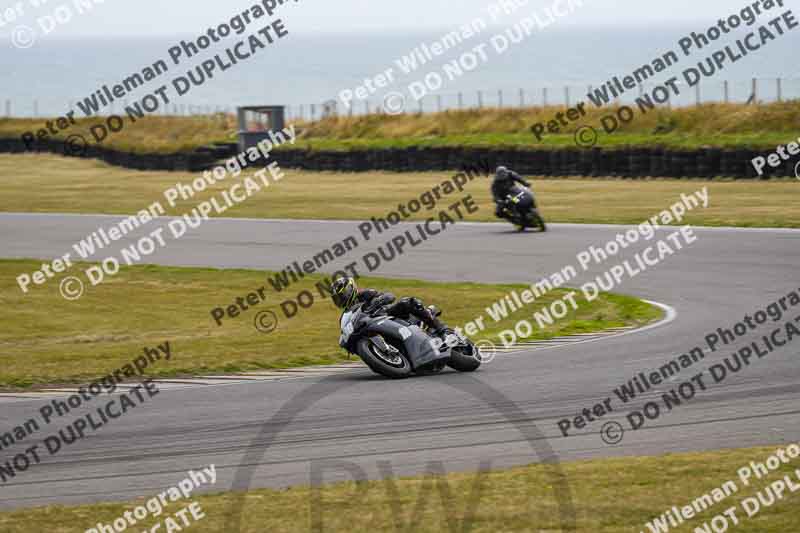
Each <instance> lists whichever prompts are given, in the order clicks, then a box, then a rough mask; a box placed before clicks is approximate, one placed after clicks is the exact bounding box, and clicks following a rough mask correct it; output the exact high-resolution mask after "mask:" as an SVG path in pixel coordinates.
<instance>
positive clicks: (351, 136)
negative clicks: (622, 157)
mask: <svg viewBox="0 0 800 533" xmlns="http://www.w3.org/2000/svg"><path fill="white" fill-rule="evenodd" d="M585 108H586V116H585V117H582V118H581V119H580V120H578V121H575V122H572V123H571V124H569V125H567V126H565V127H561V128H560V131H559V133H557V134H553V135H547V136H545V137H544V138H543V139H542V140H541V141H539V140H537V139H536V138H534V136H533V134H532V133H531V126H532V125H533V124H535V123H545V124H546V123H547V122H549V121H551V120H556V115H557V113H560V112H563V111H564V110H565V108H564V107H563V106H546V107H541V106H539V107H526V108H513V109H498V108H484V109H468V110H461V111H446V112H441V113H428V114H424V115H418V114H415V113H409V114H402V115H397V116H390V115H377V114H373V115H366V116H357V117H346V116H340V117H331V118H327V119H323V120H319V121H316V122H312V123H307V122H301V123H297V124H296V126H297V128H298V133H299V134H300V141H299V146H297V147H303V148H315V149H327V150H350V149H365V148H400V147H406V146H480V147H489V148H519V149H535V148H574V147H575V142H574V133H575V130H576V129H577V128H579V127H581V126H583V125H589V126H593V127H595V128H596V129H597V130H598V131H599V132H600V136H599V139H598V144H597V145H598V146H600V147H604V148H612V149H613V148H615V147H619V146H642V147H644V146H651V147H654V146H662V147H666V148H681V149H697V148H702V147H708V146H713V147H719V148H735V147H750V148H757V149H762V148H768V149H770V150H774V149H775V146H777V145H779V144H786V143H787V142H789V141H791V140H794V139H796V138H797V132H796V131H795V129H794V126H795V125H796V124H798V122H800V101H797V100H795V101H789V102H778V103H771V104H760V105H745V104H704V105H702V106H691V107H683V108H676V109H667V108H661V109H657V110H653V111H649V112H648V113H646V114H642V113H640V112H639V111H638V109H637V113H636V118H635V119H634V120H633V121H631V122H630V123H628V124H623V125H622V126H621V127H620V128H619V130H617V131H616V132H615V133H613V134H610V135H609V134H604V133H603V132H602V127H601V119H602V117H604V116H606V115H609V114H612V113H615V112H616V110H617V108H614V107H610V108H602V109H598V108H596V107H594V106H593V105H591V104H590V103H589V104H587V105H586V107H585ZM46 120H47V119H44V118H39V119H15V118H5V119H0V137H3V138H19V137H20V136H21V135H22V134H23V133H25V132H26V131H31V130H36V129H38V128H43V127H45V122H46ZM76 122H77V124H75V125H72V126H71V127H70V128H68V129H66V130H63V131H62V132H60V133H59V134H58V135H56V136H55V139H57V140H64V139H65V138H66V137H67V136H69V135H73V134H81V135H83V136H84V137H85V138H86V139H92V137H91V133H90V131H89V129H90V127H91V126H93V125H95V124H97V123H98V122H101V120H100V119H98V118H84V119H78V120H77V121H76ZM236 134H237V126H236V123H235V117H234V116H233V115H224V114H215V115H209V116H196V117H177V116H170V117H161V116H148V117H144V118H141V119H138V120H137V121H136V123H134V124H127V125H126V127H125V128H124V129H123V130H122V131H121V132H119V133H115V134H112V135H111V136H109V138H108V139H107V140H105V141H104V142H103V144H104V146H106V147H108V148H113V149H117V150H123V151H130V152H137V153H173V152H181V151H191V150H193V149H195V148H197V147H200V146H205V145H208V144H210V143H213V142H224V141H227V142H231V141H235V140H236ZM297 147H294V148H297ZM280 149H292V147H288V146H284V147H281V148H280Z"/></svg>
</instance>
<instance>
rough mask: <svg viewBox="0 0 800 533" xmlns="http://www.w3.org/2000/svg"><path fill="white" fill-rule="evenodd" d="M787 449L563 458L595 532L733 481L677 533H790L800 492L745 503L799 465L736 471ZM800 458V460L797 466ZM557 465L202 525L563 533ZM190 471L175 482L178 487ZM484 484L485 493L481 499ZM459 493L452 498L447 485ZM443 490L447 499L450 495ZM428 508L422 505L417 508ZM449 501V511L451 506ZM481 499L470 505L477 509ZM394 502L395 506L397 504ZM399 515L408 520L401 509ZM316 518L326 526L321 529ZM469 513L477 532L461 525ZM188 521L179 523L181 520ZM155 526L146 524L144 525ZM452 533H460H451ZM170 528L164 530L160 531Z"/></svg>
mask: <svg viewBox="0 0 800 533" xmlns="http://www.w3.org/2000/svg"><path fill="white" fill-rule="evenodd" d="M777 448H778V446H774V447H760V448H748V449H736V450H723V451H711V452H701V453H684V454H669V455H664V456H660V457H626V458H619V459H597V460H590V461H576V462H568V463H564V464H562V465H561V466H560V469H561V471H562V472H563V473H564V475H565V476H566V480H567V483H568V486H569V492H570V493H571V497H572V502H573V504H574V508H575V510H576V513H575V518H576V526H577V527H576V528H575V529H574V530H571V531H578V532H585V533H638V532H640V531H649V529H648V528H647V527H646V526H645V524H646V523H647V522H649V521H650V520H652V519H653V518H655V517H658V516H660V515H661V514H662V513H664V512H665V511H666V510H667V509H669V508H671V507H672V506H684V505H688V504H690V503H691V502H692V501H693V500H694V499H695V498H698V497H700V496H701V495H702V494H705V493H707V492H709V491H710V490H712V489H714V488H717V487H719V486H720V485H722V484H723V483H724V482H726V481H729V480H732V481H734V482H735V483H737V486H738V488H739V492H737V493H735V494H732V495H731V496H729V497H728V498H727V499H725V500H723V501H721V502H719V503H717V504H715V505H714V506H713V507H711V508H710V509H708V510H706V511H704V512H702V513H701V514H700V515H699V516H698V517H697V518H695V519H693V520H691V521H689V522H686V523H685V524H683V525H681V526H680V527H677V528H671V529H670V532H675V533H691V532H693V531H694V528H695V527H700V526H702V525H703V523H704V522H705V521H710V520H711V519H712V518H714V516H715V515H717V514H720V513H722V512H723V511H725V510H726V509H727V508H729V507H731V506H738V509H737V510H738V512H737V516H739V517H740V520H741V523H740V525H739V527H738V528H736V527H733V528H732V529H730V531H734V530H736V531H747V532H748V533H789V532H794V531H797V524H798V523H799V522H800V505H798V499H799V498H800V494H798V493H794V494H792V493H790V492H788V491H786V492H785V493H784V498H783V499H782V500H778V501H776V502H775V504H774V505H772V506H770V507H764V506H762V509H761V511H760V512H759V513H758V515H756V516H755V517H753V518H747V516H746V514H745V513H744V511H743V510H742V508H741V506H740V502H741V501H742V500H743V499H744V498H746V497H752V496H755V495H756V493H757V491H759V490H761V489H762V488H763V487H765V486H766V485H767V484H768V483H771V482H772V481H775V480H778V479H781V478H782V476H784V475H793V470H794V468H797V466H798V465H797V464H789V465H782V467H781V468H780V469H779V470H776V471H775V472H772V473H771V474H770V475H769V476H768V477H767V478H765V479H763V480H760V481H756V480H753V482H752V483H751V485H750V486H748V487H745V486H744V485H743V484H742V483H741V482H740V481H739V479H738V476H737V470H738V469H739V468H741V467H742V466H744V465H747V464H749V462H750V461H760V462H763V461H764V460H765V459H766V458H767V457H768V456H769V455H771V454H774V453H775V451H776V449H777ZM795 463H796V461H795ZM555 469H556V467H554V466H550V465H530V466H526V467H520V468H513V469H508V470H500V471H493V472H490V473H487V474H486V475H485V476H483V477H481V478H476V474H474V473H453V474H447V475H446V477H445V478H444V479H442V478H436V479H433V478H431V477H407V478H401V479H399V480H394V482H393V486H394V487H395V489H396V494H397V496H396V497H393V496H390V494H395V492H390V490H391V487H392V485H390V484H389V483H387V482H386V481H370V482H362V483H359V484H356V483H354V482H344V483H336V484H330V485H325V486H323V487H322V488H321V489H320V490H319V491H318V492H317V493H316V494H313V493H312V491H311V490H310V489H309V488H308V487H305V486H302V487H293V488H291V489H287V490H269V489H261V490H251V491H249V492H247V493H217V494H213V495H203V496H199V497H197V498H193V499H194V500H195V501H197V502H199V503H200V505H201V506H202V510H203V512H204V513H205V515H206V517H205V518H203V519H201V520H200V521H198V522H194V521H192V525H191V529H192V531H197V532H218V531H233V529H232V528H233V527H234V526H233V524H235V523H236V517H235V516H234V515H233V513H232V509H233V508H234V504H235V503H236V502H238V501H239V499H240V498H242V497H244V506H243V511H244V512H243V528H242V529H241V533H256V532H258V533H261V532H264V531H280V532H281V533H293V532H297V533H299V532H306V531H319V530H320V529H319V526H320V525H321V527H322V530H323V531H327V532H330V533H337V532H348V533H349V532H351V531H375V532H387V533H388V532H392V533H394V532H396V531H398V530H397V529H395V526H396V522H395V520H397V521H399V522H400V523H402V524H405V526H406V527H408V526H409V524H411V523H412V520H413V519H414V518H417V519H418V522H416V524H413V525H412V526H411V529H406V531H414V532H419V533H433V532H440V531H465V530H469V531H471V532H473V533H496V532H500V531H503V532H516V531H520V532H523V531H524V532H548V533H550V532H552V533H555V532H561V531H564V530H562V529H561V523H560V521H559V519H558V514H557V509H558V508H557V501H556V499H555V493H554V491H553V485H552V480H553V477H552V474H553V472H554V471H555ZM181 477H183V476H182V475H178V474H176V475H175V482H177V481H178V480H179V479H180V478H181ZM476 480H477V481H479V483H480V484H479V485H478V486H479V487H480V492H478V493H477V496H478V497H477V498H474V499H473V497H472V494H473V492H472V491H473V489H474V487H475V486H476ZM442 482H445V483H446V486H445V488H449V494H450V495H449V496H445V497H443V496H442V492H441V488H440V487H442V486H443V483H442ZM428 491H430V492H428ZM444 494H447V493H446V492H445V493H444ZM145 501H146V499H139V500H135V501H131V502H127V503H102V504H94V505H82V506H72V507H67V506H50V507H43V508H36V509H27V510H19V511H13V512H5V513H0V531H7V532H9V533H39V532H40V531H48V532H51V533H72V532H82V531H84V530H85V529H87V528H89V527H94V526H95V524H97V523H98V522H102V523H110V522H111V521H113V520H114V519H116V518H117V517H120V516H122V514H123V513H124V512H125V511H126V510H132V509H133V508H134V506H136V505H142V504H143V503H144V502H145ZM191 501H192V500H188V501H187V500H182V501H180V502H176V503H173V504H171V505H170V506H169V507H168V508H167V510H166V511H165V513H164V514H163V515H162V516H161V517H160V518H161V519H162V520H163V519H164V518H165V517H167V516H171V515H172V514H174V513H175V512H177V511H179V510H180V509H181V508H183V507H184V506H186V505H187V504H188V503H190V502H191ZM420 501H422V502H424V505H423V506H420V507H418V505H417V504H418V502H420ZM443 501H446V502H447V505H443V503H442V502H443ZM470 504H472V505H470ZM393 506H394V507H393ZM395 510H397V512H398V515H395V514H394V512H395ZM312 511H313V512H314V513H315V516H316V517H317V519H316V522H315V523H316V526H317V527H316V529H315V528H314V527H312ZM468 511H471V513H472V520H471V522H469V525H471V529H461V528H460V527H459V525H460V524H461V521H462V520H463V519H464V517H465V516H468V515H467V512H468ZM153 523H154V520H153V519H147V520H146V521H144V522H142V523H141V525H139V524H137V526H136V530H137V531H145V530H149V528H150V527H152V525H153ZM179 523H180V522H179ZM146 528H147V529H146ZM451 528H452V529H451ZM161 529H162V530H163V526H162V528H161Z"/></svg>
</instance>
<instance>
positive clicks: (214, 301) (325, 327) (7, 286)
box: [0, 260, 661, 388]
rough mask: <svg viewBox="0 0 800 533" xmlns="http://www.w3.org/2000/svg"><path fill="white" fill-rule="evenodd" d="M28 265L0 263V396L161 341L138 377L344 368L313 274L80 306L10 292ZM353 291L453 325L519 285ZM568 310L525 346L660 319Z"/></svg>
mask: <svg viewBox="0 0 800 533" xmlns="http://www.w3.org/2000/svg"><path fill="white" fill-rule="evenodd" d="M80 266H83V267H84V268H85V267H86V266H87V265H86V264H84V265H76V266H75V267H73V274H75V273H76V272H77V269H78V268H80ZM39 267H40V262H38V261H30V260H6V261H0V279H2V280H3V281H2V285H0V323H2V324H3V329H2V331H0V349H2V354H3V365H2V367H1V368H0V387H20V388H25V387H31V386H34V385H43V384H53V383H64V382H72V383H77V382H85V381H90V380H94V379H97V378H100V377H102V376H105V375H107V373H108V372H110V371H113V370H115V369H117V368H120V367H122V366H124V365H125V364H128V363H130V362H131V361H132V360H133V359H134V358H135V357H137V356H139V355H141V354H142V350H143V349H144V347H153V348H155V346H156V345H158V344H163V343H164V342H167V341H168V342H169V343H170V346H171V351H172V354H173V355H172V358H171V359H170V360H169V361H164V360H161V361H159V362H157V363H155V364H154V365H153V366H151V367H150V369H148V375H151V376H160V377H165V376H179V375H196V374H202V373H218V372H241V371H247V370H259V369H269V368H288V367H296V366H305V365H317V364H330V363H334V362H339V361H342V360H344V359H346V353H345V352H344V350H342V349H340V348H339V346H338V342H337V341H338V338H339V327H338V326H339V324H338V318H339V312H338V310H337V309H336V308H335V307H334V306H333V305H332V304H331V302H330V299H327V298H326V299H323V297H322V296H321V295H320V293H319V292H318V290H317V289H316V287H315V284H316V283H317V282H319V281H322V280H323V279H324V278H323V277H322V276H309V277H307V278H305V279H304V280H302V281H301V282H299V283H297V284H294V285H293V286H292V287H290V288H289V289H286V290H285V291H284V293H280V294H279V293H276V292H274V291H273V289H272V287H271V285H269V284H268V282H267V276H268V275H269V274H270V273H269V272H265V271H255V270H216V269H204V268H172V267H158V266H135V267H129V268H124V269H122V270H121V271H120V273H119V274H117V275H116V276H113V277H108V278H107V279H106V281H105V282H103V283H102V284H100V285H98V286H96V287H87V289H86V293H85V294H84V295H83V297H82V298H80V300H77V301H74V302H68V301H66V300H64V299H63V298H61V297H60V296H59V292H58V291H59V280H58V279H54V280H51V281H50V282H49V283H48V284H47V285H45V286H43V287H34V288H33V289H32V290H31V292H29V293H28V294H23V293H22V292H21V291H20V290H19V288H18V287H17V286H16V283H15V281H14V280H15V278H16V276H17V275H19V274H20V273H21V272H31V271H33V270H35V269H36V268H39ZM84 279H85V278H84ZM359 283H360V285H361V286H362V287H377V288H380V289H382V290H389V291H391V292H393V293H394V294H395V295H397V296H398V297H399V296H404V295H406V296H407V295H414V296H417V297H419V298H422V299H423V300H424V301H425V302H429V303H436V304H439V305H440V306H441V307H442V308H443V310H444V312H445V315H444V317H443V318H444V319H445V321H446V322H448V323H449V324H451V325H452V326H454V327H455V326H458V325H461V324H464V323H465V322H467V321H470V320H472V319H474V318H475V316H477V315H478V314H480V313H482V312H483V310H484V308H485V307H486V306H487V305H489V304H491V303H492V302H494V301H495V300H497V299H499V298H501V297H502V296H504V295H505V294H506V293H507V292H508V291H509V290H510V289H512V288H521V287H522V286H519V285H483V284H476V283H427V282H422V281H413V280H393V279H382V278H362V280H360V281H359ZM87 285H88V283H87ZM260 287H264V294H265V296H266V300H265V301H264V302H263V303H260V304H258V305H255V306H248V307H250V308H249V309H248V310H247V311H242V312H241V314H240V315H239V316H238V317H235V318H227V317H226V318H224V319H223V321H222V325H221V326H217V324H216V322H215V321H214V320H213V319H212V317H211V314H210V312H211V310H212V309H213V308H216V307H227V306H228V305H231V304H234V303H235V299H236V298H237V297H242V298H246V296H247V294H248V293H250V292H254V291H257V289H258V288H260ZM302 290H309V291H311V292H312V294H314V295H315V296H316V299H315V303H314V305H313V306H311V307H310V308H309V309H305V310H301V312H300V313H299V314H298V315H297V316H294V317H293V318H291V319H287V318H284V316H283V314H282V313H281V311H280V306H279V304H280V302H282V301H283V300H285V299H286V298H289V297H290V295H291V296H294V297H296V295H297V294H298V293H299V292H300V291H302ZM565 292H567V291H565V290H554V291H552V292H550V293H548V294H546V295H544V296H542V297H541V299H539V300H537V302H536V304H535V305H532V306H530V308H529V309H528V310H525V309H521V310H519V311H517V313H515V314H514V315H512V316H510V317H508V318H507V319H505V320H503V321H501V322H497V323H493V324H489V325H488V327H487V329H486V330H485V331H484V332H483V336H482V337H481V338H484V337H488V336H489V335H491V334H494V333H496V332H499V331H501V330H502V329H505V328H506V327H509V326H511V325H513V324H514V323H515V322H516V320H519V318H521V317H522V316H524V315H530V313H532V312H533V311H534V310H538V309H539V307H541V306H545V305H549V304H550V303H552V302H553V301H554V300H556V299H558V298H560V297H562V296H563V295H564V293H565ZM577 301H578V303H579V304H580V307H579V309H577V310H573V311H571V312H570V314H569V315H567V316H566V317H565V318H563V319H561V320H559V321H557V322H556V323H555V324H553V325H551V326H548V327H547V328H545V329H542V330H537V331H535V332H534V335H533V336H532V337H531V339H536V338H548V337H552V336H558V335H566V334H570V333H585V332H590V331H598V330H602V329H605V328H609V327H618V326H626V325H637V324H643V323H646V322H649V321H651V320H653V319H655V318H658V317H660V316H661V312H660V311H659V310H658V309H656V308H654V307H652V306H650V305H649V304H646V303H644V302H642V301H640V300H638V299H636V298H632V297H628V296H620V295H614V294H604V295H602V297H600V298H598V299H596V300H594V301H592V302H586V301H585V300H584V299H582V296H581V298H578V299H577ZM262 310H272V311H274V312H275V313H276V314H277V315H278V317H279V326H278V328H277V330H276V331H274V332H272V333H271V334H264V333H260V332H259V331H258V330H257V329H256V328H255V326H254V321H255V316H256V314H257V313H258V312H259V311H262ZM476 340H478V339H476Z"/></svg>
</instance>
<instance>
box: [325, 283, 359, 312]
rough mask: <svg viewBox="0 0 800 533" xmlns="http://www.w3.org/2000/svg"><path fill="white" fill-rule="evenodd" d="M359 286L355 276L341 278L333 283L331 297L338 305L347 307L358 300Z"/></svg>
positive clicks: (343, 307) (342, 307)
mask: <svg viewBox="0 0 800 533" xmlns="http://www.w3.org/2000/svg"><path fill="white" fill-rule="evenodd" d="M357 294H358V287H356V281H355V280H354V279H353V278H339V279H337V280H336V281H334V282H333V285H331V299H332V300H333V303H334V304H336V307H339V308H341V309H347V308H348V307H350V306H351V305H353V304H354V303H355V302H356V296H357Z"/></svg>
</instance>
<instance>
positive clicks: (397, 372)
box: [339, 304, 481, 378]
mask: <svg viewBox="0 0 800 533" xmlns="http://www.w3.org/2000/svg"><path fill="white" fill-rule="evenodd" d="M362 307H363V304H362V305H359V306H357V307H354V308H353V309H351V310H348V311H346V312H345V313H344V314H342V318H341V320H340V327H341V332H342V334H341V336H340V337H339V346H341V347H342V348H344V349H345V350H347V351H348V352H350V353H352V354H354V355H357V356H358V357H360V358H361V360H362V361H364V363H366V365H367V366H368V367H369V368H370V369H371V370H372V371H373V372H375V373H376V374H380V375H382V376H385V377H388V378H405V377H408V376H410V375H411V374H418V375H429V374H437V373H439V372H441V371H442V370H443V369H444V367H445V366H449V367H450V368H452V369H454V370H458V371H460V372H472V371H474V370H477V369H478V367H479V366H481V357H480V351H479V349H478V348H477V347H476V346H475V345H474V344H473V343H472V342H471V341H470V340H469V339H467V338H466V337H464V336H462V335H459V334H457V333H451V334H449V335H447V338H446V339H445V340H444V341H443V340H442V339H439V338H438V337H434V336H432V335H430V334H429V332H428V331H427V328H425V326H424V325H423V324H422V323H420V322H419V321H416V320H401V319H399V318H395V317H390V316H388V315H385V314H384V315H378V316H373V315H372V314H370V313H367V312H365V311H364V310H363V309H362ZM428 309H429V310H430V311H431V313H433V314H434V316H439V315H440V314H441V311H439V310H438V309H437V308H436V307H434V306H430V307H428Z"/></svg>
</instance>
